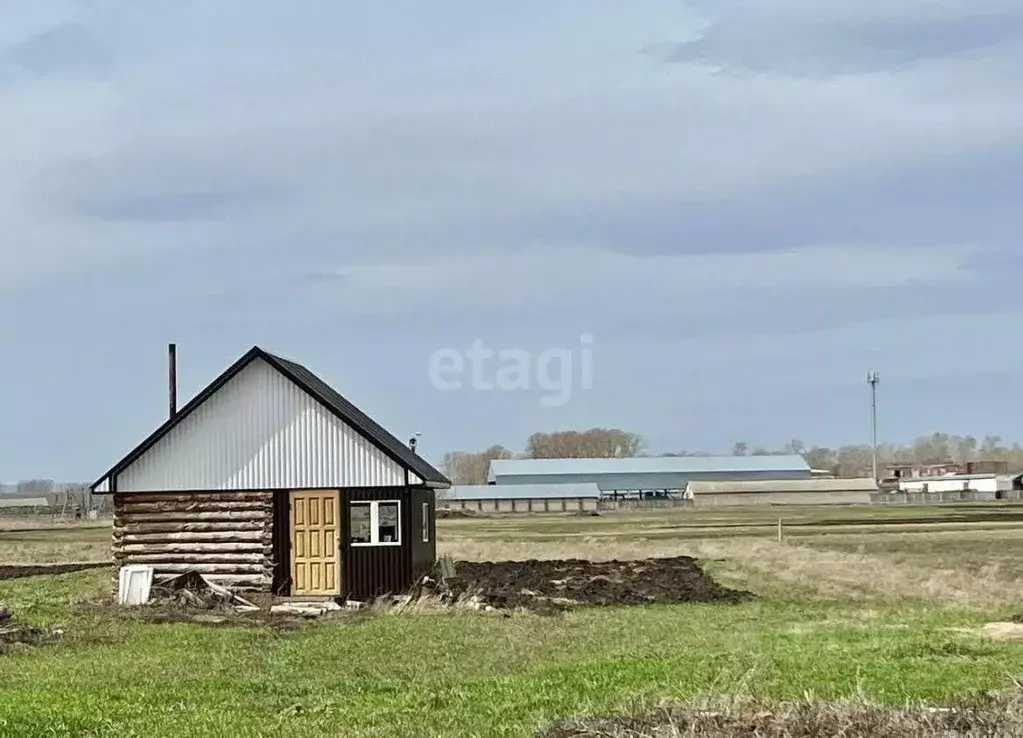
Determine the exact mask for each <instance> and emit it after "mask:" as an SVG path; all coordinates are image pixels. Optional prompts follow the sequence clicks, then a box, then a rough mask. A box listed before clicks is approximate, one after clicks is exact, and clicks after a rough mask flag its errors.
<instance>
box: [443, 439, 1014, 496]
mask: <svg viewBox="0 0 1023 738" xmlns="http://www.w3.org/2000/svg"><path fill="white" fill-rule="evenodd" d="M789 454H792V455H798V456H802V457H803V458H804V459H806V462H807V463H808V464H809V465H810V467H811V468H813V469H821V470H824V471H829V472H831V473H832V474H835V475H836V476H840V477H859V476H869V475H870V473H871V471H870V470H871V447H870V445H869V444H854V445H846V446H839V447H837V448H829V447H827V446H808V445H806V444H805V443H803V442H802V441H800V440H797V439H793V440H791V441H789V442H788V443H786V444H785V445H784V446H783V447H781V448H778V449H769V448H766V447H764V446H757V445H751V444H749V443H747V442H745V441H738V442H736V443H735V444H733V446H732V455H733V456H780V455H789ZM651 455H659V456H714V455H716V454H710V453H707V452H704V451H687V450H683V451H673V452H668V453H661V454H649V453H647V452H646V443H645V442H644V440H643V437H642V436H641V435H639V434H638V433H632V432H629V431H624V430H620V429H618V428H591V429H590V430H585V431H572V430H566V431H554V432H551V433H534V434H533V435H531V436H529V438H527V439H526V444H525V448H524V449H523V451H522V452H520V453H516V452H514V451H512V450H511V449H508V448H505V447H504V446H491V447H490V448H487V449H484V450H483V451H475V452H473V451H452V452H450V453H447V454H445V455H444V462H443V466H444V472H445V474H446V475H447V476H448V478H449V479H451V481H452V482H454V483H455V484H486V481H487V470H488V469H489V467H490V462H491V461H492V460H494V459H516V458H517V459H551V458H555V459H594V458H626V457H632V456H651ZM877 456H878V464H879V465H881V466H882V467H883V466H884V465H887V464H921V465H926V464H945V463H950V462H952V463H965V462H967V461H1005V462H1007V463H1008V465H1009V468H1010V469H1012V470H1023V447H1021V446H1020V445H1019V444H1018V443H1013V444H1012V445H1011V446H1010V445H1006V444H1005V443H1004V442H1003V441H1002V438H1001V437H1000V436H992V435H989V436H984V437H983V438H980V439H978V438H977V437H975V436H956V435H950V434H948V433H933V434H931V435H929V436H920V437H919V438H917V439H916V440H914V441H913V442H912V443H909V444H895V443H883V444H878V447H877Z"/></svg>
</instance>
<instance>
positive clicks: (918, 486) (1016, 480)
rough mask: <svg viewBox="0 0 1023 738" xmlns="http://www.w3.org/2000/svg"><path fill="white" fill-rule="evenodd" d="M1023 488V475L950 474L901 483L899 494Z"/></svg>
mask: <svg viewBox="0 0 1023 738" xmlns="http://www.w3.org/2000/svg"><path fill="white" fill-rule="evenodd" d="M1021 487H1023V474H948V475H945V476H941V477H918V478H915V479H902V480H900V481H899V492H911V493H912V492H932V493H942V492H985V493H990V494H991V495H997V493H998V492H1008V491H1010V490H1014V489H1015V490H1018V489H1020V488H1021Z"/></svg>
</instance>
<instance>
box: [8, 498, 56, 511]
mask: <svg viewBox="0 0 1023 738" xmlns="http://www.w3.org/2000/svg"><path fill="white" fill-rule="evenodd" d="M51 510H52V508H51V507H50V501H49V500H47V499H46V498H45V497H0V515H11V516H14V515H39V514H40V513H45V512H50V511H51Z"/></svg>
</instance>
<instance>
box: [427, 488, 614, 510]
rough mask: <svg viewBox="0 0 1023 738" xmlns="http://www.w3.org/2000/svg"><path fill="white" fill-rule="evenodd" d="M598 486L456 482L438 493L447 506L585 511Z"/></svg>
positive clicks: (596, 499)
mask: <svg viewBox="0 0 1023 738" xmlns="http://www.w3.org/2000/svg"><path fill="white" fill-rule="evenodd" d="M599 502H600V488H599V487H598V486H597V485H595V484H592V483H584V484H514V485H513V484H509V485H500V486H499V485H495V484H478V485H456V486H454V487H452V488H451V489H449V490H447V491H446V492H444V493H443V494H442V495H441V496H438V499H437V506H438V507H443V508H445V509H448V510H472V511H475V512H484V513H486V512H494V513H498V512H500V513H506V512H507V513H531V512H551V513H553V512H586V511H591V510H596V509H597V506H598V504H599Z"/></svg>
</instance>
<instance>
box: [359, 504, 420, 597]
mask: <svg viewBox="0 0 1023 738" xmlns="http://www.w3.org/2000/svg"><path fill="white" fill-rule="evenodd" d="M341 495H342V500H343V502H342V505H341V535H342V539H341V540H342V546H343V551H342V554H341V556H342V559H343V562H342V566H343V569H344V573H343V575H342V576H343V578H342V581H341V586H342V588H343V589H344V593H345V595H346V596H348V597H351V598H352V599H355V600H364V599H369V598H371V597H376V596H379V595H385V594H399V593H401V592H404V591H406V590H407V589H408V588H409V587H410V586H412V584H413V583H414V582H415V580H416V576H415V570H414V568H413V565H412V545H411V544H410V541H412V540H413V536H418V535H419V531H417V530H415V529H414V526H413V524H412V519H413V516H414V502H413V497H414V492H413V490H411V489H409V488H407V487H364V488H358V489H345V490H342V491H341ZM372 500H400V501H401V512H400V514H401V520H400V525H401V541H402V545H401V546H352V545H351V542H350V539H349V537H348V531H349V530H350V512H351V508H350V507H349V504H348V503H349V502H353V501H364V502H368V501H372Z"/></svg>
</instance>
